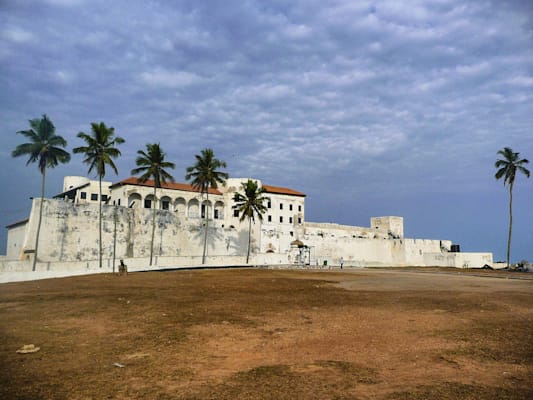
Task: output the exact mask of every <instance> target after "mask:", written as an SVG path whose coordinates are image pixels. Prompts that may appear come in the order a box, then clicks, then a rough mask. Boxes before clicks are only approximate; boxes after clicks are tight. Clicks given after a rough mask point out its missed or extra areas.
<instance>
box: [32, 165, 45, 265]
mask: <svg viewBox="0 0 533 400" xmlns="http://www.w3.org/2000/svg"><path fill="white" fill-rule="evenodd" d="M45 179H46V169H45V170H44V171H43V173H42V179H41V204H40V205H39V221H38V222H37V233H36V235H35V253H34V254H33V266H32V271H35V270H36V268H37V250H38V248H39V235H40V233H41V221H42V218H43V202H44V182H45Z"/></svg>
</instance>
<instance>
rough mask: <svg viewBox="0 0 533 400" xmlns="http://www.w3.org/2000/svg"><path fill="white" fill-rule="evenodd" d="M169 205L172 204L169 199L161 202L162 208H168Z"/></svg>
mask: <svg viewBox="0 0 533 400" xmlns="http://www.w3.org/2000/svg"><path fill="white" fill-rule="evenodd" d="M169 206H170V204H169V201H168V200H163V201H162V202H161V208H162V209H163V210H168V207H169Z"/></svg>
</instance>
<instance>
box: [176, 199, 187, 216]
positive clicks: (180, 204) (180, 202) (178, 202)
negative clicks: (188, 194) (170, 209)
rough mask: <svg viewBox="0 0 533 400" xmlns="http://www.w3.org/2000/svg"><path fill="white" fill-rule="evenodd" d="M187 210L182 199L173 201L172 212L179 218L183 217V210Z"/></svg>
mask: <svg viewBox="0 0 533 400" xmlns="http://www.w3.org/2000/svg"><path fill="white" fill-rule="evenodd" d="M186 209H187V202H186V201H185V199H184V198H183V197H178V198H177V199H176V200H174V211H175V212H176V214H178V215H179V216H180V217H185V210H186Z"/></svg>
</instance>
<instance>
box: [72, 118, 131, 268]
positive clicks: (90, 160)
mask: <svg viewBox="0 0 533 400" xmlns="http://www.w3.org/2000/svg"><path fill="white" fill-rule="evenodd" d="M91 131H92V132H91V135H88V134H87V133H84V132H79V133H78V137H79V138H80V139H82V140H83V141H84V142H85V144H86V146H80V147H76V148H75V149H73V150H72V151H73V152H74V153H82V154H84V156H85V159H84V160H83V162H84V163H85V164H89V173H91V171H92V170H93V169H94V170H96V174H97V175H98V190H99V197H98V198H99V201H98V204H99V209H98V225H99V236H98V238H99V243H98V245H99V248H98V254H99V258H98V259H99V266H100V268H102V178H104V177H105V174H106V170H105V169H106V165H109V166H110V167H111V169H112V170H113V171H115V174H117V175H118V169H117V167H116V165H115V163H114V162H113V158H117V157H118V156H120V154H121V153H120V150H119V149H117V148H116V147H115V146H116V145H118V144H122V143H124V142H125V140H124V139H122V138H121V137H119V136H115V128H113V127H109V128H108V127H107V126H106V125H105V124H104V123H103V122H100V123H99V124H98V123H96V122H91Z"/></svg>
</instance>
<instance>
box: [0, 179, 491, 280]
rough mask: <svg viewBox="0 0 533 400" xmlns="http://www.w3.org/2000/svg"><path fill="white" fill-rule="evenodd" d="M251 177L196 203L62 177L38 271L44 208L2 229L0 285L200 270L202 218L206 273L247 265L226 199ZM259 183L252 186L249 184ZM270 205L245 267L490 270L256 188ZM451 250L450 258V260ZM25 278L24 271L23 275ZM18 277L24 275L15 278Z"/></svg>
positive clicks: (134, 183) (466, 257)
mask: <svg viewBox="0 0 533 400" xmlns="http://www.w3.org/2000/svg"><path fill="white" fill-rule="evenodd" d="M247 179H248V178H238V179H237V178H231V179H228V180H227V181H226V184H225V186H223V187H220V188H219V189H218V190H215V189H210V190H209V193H208V196H206V195H203V196H202V195H201V193H199V192H198V191H197V190H196V189H194V188H193V187H192V186H191V185H189V184H184V183H167V184H165V185H163V187H162V188H159V189H158V190H157V197H158V198H157V199H154V196H153V186H152V182H151V181H148V182H146V183H140V182H139V181H138V179H137V178H133V177H131V178H127V179H124V180H122V181H119V182H116V183H111V182H102V192H103V193H102V198H101V199H99V198H98V181H95V180H89V179H87V178H84V177H79V176H67V177H65V178H64V184H63V191H62V192H61V193H59V194H58V195H56V196H54V198H53V199H44V203H43V217H42V225H41V234H40V240H39V252H38V260H37V261H38V262H37V270H36V271H31V261H32V259H33V256H34V253H35V248H34V247H35V235H36V230H37V223H38V218H39V206H40V202H41V199H40V198H35V199H34V200H33V204H32V210H31V212H30V215H29V217H28V218H27V219H25V220H22V221H19V222H15V223H13V224H11V225H9V226H7V229H8V239H7V255H6V256H5V257H3V258H1V259H0V263H1V264H0V282H2V281H4V282H5V281H9V280H22V279H32V278H28V275H30V274H33V275H32V276H34V277H37V278H41V277H53V276H66V275H76V274H85V273H95V272H110V271H114V270H115V268H116V264H117V263H118V260H120V259H123V260H124V261H125V263H126V264H127V265H128V267H129V268H130V270H147V269H163V268H181V267H191V266H199V265H200V264H201V254H202V250H203V236H204V235H203V232H204V229H205V219H206V218H209V224H208V225H209V232H208V248H207V252H208V258H207V265H211V266H231V265H244V264H245V258H246V250H247V243H248V221H244V222H242V223H241V222H239V215H238V213H237V211H236V210H234V209H233V208H232V206H233V205H234V202H233V196H234V193H235V192H236V191H241V192H242V188H241V184H242V183H244V182H246V181H247ZM254 180H256V179H254ZM256 181H257V182H258V183H259V185H260V186H262V187H263V188H264V189H265V191H266V196H267V197H268V198H269V201H268V204H267V212H266V213H265V214H264V215H263V220H262V221H259V220H258V219H256V222H255V224H252V246H251V247H252V248H251V258H250V264H251V265H280V266H287V265H289V266H290V265H292V266H308V267H317V266H318V267H324V266H327V267H330V266H338V265H340V263H341V260H342V262H343V264H344V267H379V266H451V267H471V268H479V267H482V266H484V265H486V264H487V265H492V264H493V261H492V254H491V253H461V252H458V251H457V250H458V246H452V242H451V241H449V240H429V239H406V238H404V234H403V218H401V217H393V216H386V217H374V218H371V219H370V226H369V227H359V226H346V225H338V224H332V223H314V222H308V221H306V219H305V198H306V195H305V194H304V193H301V192H298V191H296V190H293V189H289V188H283V187H277V186H270V185H266V184H263V183H262V182H261V181H259V180H256ZM99 201H102V203H103V207H102V213H103V216H102V219H103V233H102V245H103V253H104V254H103V258H104V267H103V268H101V269H100V268H99V267H98V208H99V207H98V202H99ZM153 212H156V213H157V214H156V235H155V243H154V256H155V259H154V260H155V262H154V265H153V266H152V267H149V266H148V265H149V262H148V260H149V254H150V240H151V229H152V216H153ZM452 250H453V251H452ZM28 271H29V272H28ZM21 274H22V275H21Z"/></svg>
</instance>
